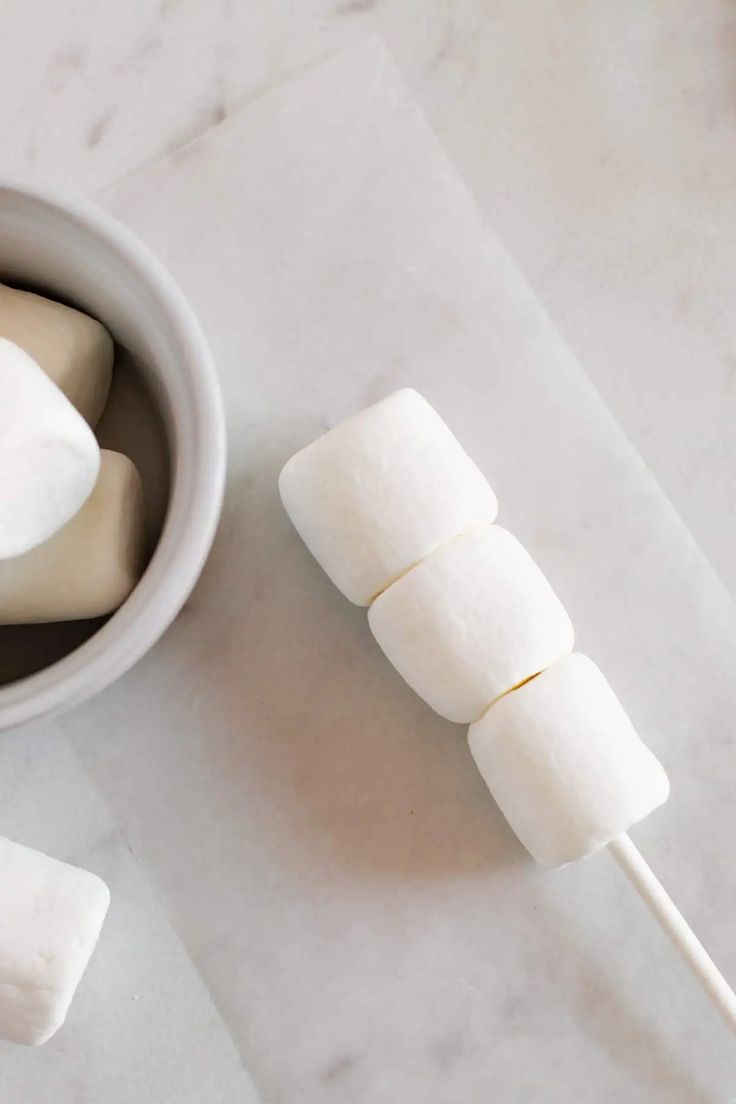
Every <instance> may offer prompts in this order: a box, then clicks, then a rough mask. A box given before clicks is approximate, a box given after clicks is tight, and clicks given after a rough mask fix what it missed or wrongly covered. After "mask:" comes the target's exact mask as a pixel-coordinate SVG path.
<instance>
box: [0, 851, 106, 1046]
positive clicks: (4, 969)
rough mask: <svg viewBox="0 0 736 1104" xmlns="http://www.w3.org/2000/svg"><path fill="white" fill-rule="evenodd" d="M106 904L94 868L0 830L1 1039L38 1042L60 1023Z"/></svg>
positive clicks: (51, 1033)
mask: <svg viewBox="0 0 736 1104" xmlns="http://www.w3.org/2000/svg"><path fill="white" fill-rule="evenodd" d="M109 903H110V893H109V891H108V888H107V886H106V885H105V883H104V882H103V881H101V880H100V879H99V878H98V877H97V875H96V874H90V873H89V872H88V871H86V870H80V869H79V868H78V867H76V866H68V865H67V864H66V863H63V862H59V861H58V860H57V859H51V858H49V856H48V855H43V854H42V853H41V852H40V851H32V850H31V849H30V848H29V847H22V846H21V845H20V844H18V843H12V842H11V841H10V840H8V839H4V838H3V837H0V1038H3V1039H7V1040H8V1041H9V1042H11V1043H26V1044H29V1045H33V1046H37V1045H39V1044H40V1043H45V1042H46V1040H47V1039H49V1038H51V1036H52V1035H53V1034H54V1032H55V1031H57V1030H58V1029H59V1028H60V1027H61V1025H62V1024H63V1022H64V1020H65V1019H66V1014H67V1012H68V1010H69V1005H70V1004H71V1001H72V998H73V996H74V993H75V991H76V988H77V986H78V985H79V982H80V979H81V977H82V974H83V973H84V971H85V969H86V966H87V963H88V962H89V959H90V956H91V955H92V952H93V950H94V948H95V944H96V943H97V939H98V937H99V934H100V929H101V927H102V923H103V921H104V919H105V914H106V912H107V908H108V905H109Z"/></svg>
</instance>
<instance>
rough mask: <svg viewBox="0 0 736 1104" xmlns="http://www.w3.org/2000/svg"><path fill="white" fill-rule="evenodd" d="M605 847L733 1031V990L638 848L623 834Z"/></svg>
mask: <svg viewBox="0 0 736 1104" xmlns="http://www.w3.org/2000/svg"><path fill="white" fill-rule="evenodd" d="M608 850H609V851H610V852H611V854H612V855H613V857H614V858H615V860H616V862H617V863H618V865H619V866H620V867H621V869H622V870H623V872H624V874H625V875H626V877H627V878H628V879H629V881H630V882H631V884H632V885H633V886H634V888H635V889H636V891H637V892H638V894H639V896H640V897H641V898H642V900H643V901H644V903H645V904H646V905H647V907H648V908H649V910H650V912H651V913H652V915H653V916H654V917H655V919H656V920H657V921H658V922H659V924H660V925H661V927H662V928H663V929H664V931H665V932H666V933H667V935H668V936H669V938H670V939H671V940H672V942H673V943H674V945H675V947H676V948H677V950H678V951H679V952H680V954H681V955H682V957H683V958H684V959H685V961H686V962H687V964H688V966H689V967H690V969H691V970H692V972H693V974H694V975H695V977H696V978H697V979H698V981H699V982H700V984H701V985H702V987H703V989H705V991H706V993H707V994H708V996H709V997H710V999H711V1001H712V1002H713V1004H714V1005H715V1007H716V1008H717V1009H718V1011H719V1012H720V1013H721V1015H722V1016H723V1019H724V1020H725V1021H726V1023H727V1024H728V1026H729V1027H730V1028H731V1030H732V1031H733V1032H734V1033H736V993H734V991H733V989H732V988H731V986H730V985H729V984H728V982H727V981H726V979H725V978H724V976H723V974H722V973H721V971H720V970H719V969H718V967H717V966H716V964H715V962H714V961H713V959H712V958H711V957H710V955H709V954H708V952H707V951H706V949H705V947H704V946H703V944H702V943H701V942H700V940H699V939H698V937H697V935H696V934H695V932H694V931H693V930H692V928H691V927H690V925H689V924H688V923H687V921H686V920H685V918H684V916H683V915H682V913H681V912H680V911H679V909H678V908H677V906H676V905H675V903H674V901H673V900H672V898H671V897H670V896H669V894H668V893H667V892H666V890H665V889H664V887H663V886H662V885H661V883H660V882H659V879H658V878H657V876H656V875H655V874H654V872H653V871H652V870H651V869H650V867H649V866H648V865H647V863H646V862H645V860H644V858H643V857H642V855H641V854H640V852H639V850H638V848H637V847H636V846H635V845H634V844H633V843H632V842H631V840H630V839H629V837H628V836H627V835H626V834H624V835H622V836H617V837H616V839H615V840H613V842H612V843H609V845H608Z"/></svg>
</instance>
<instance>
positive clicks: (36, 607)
mask: <svg viewBox="0 0 736 1104" xmlns="http://www.w3.org/2000/svg"><path fill="white" fill-rule="evenodd" d="M142 565H143V494H142V490H141V480H140V476H139V475H138V472H137V470H136V468H135V465H134V464H133V463H132V462H131V461H130V460H129V459H128V458H127V456H123V455H121V453H119V452H109V451H107V450H103V451H102V463H101V465H100V474H99V477H98V479H97V483H96V484H95V488H94V490H93V491H92V494H91V495H90V496H89V498H88V499H87V501H86V503H85V504H84V506H83V507H82V509H81V510H80V511H79V513H78V514H76V516H75V517H73V518H72V520H71V521H70V522H68V524H67V525H65V526H64V528H63V529H60V530H59V532H58V533H56V534H55V535H54V536H53V537H51V538H50V540H47V541H45V542H44V544H40V545H38V547H37V548H33V549H32V550H31V551H30V552H26V554H25V555H24V556H17V557H15V559H12V560H5V561H4V562H2V563H0V624H4V625H9V624H22V623H26V622H38V621H76V620H79V619H80V618H83V617H99V616H101V615H102V614H105V613H110V612H111V611H112V610H114V609H116V608H117V607H118V606H119V605H120V604H121V603H122V602H123V601H124V600H125V599H126V598H127V597H128V595H129V594H130V592H131V590H132V589H133V587H134V586H135V584H136V583H137V582H138V579H139V578H140V575H141V570H142Z"/></svg>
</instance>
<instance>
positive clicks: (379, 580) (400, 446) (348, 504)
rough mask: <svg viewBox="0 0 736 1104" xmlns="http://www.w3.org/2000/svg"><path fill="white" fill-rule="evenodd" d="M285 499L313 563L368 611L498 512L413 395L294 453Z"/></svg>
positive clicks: (406, 393) (470, 466) (446, 433)
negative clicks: (412, 571)
mask: <svg viewBox="0 0 736 1104" xmlns="http://www.w3.org/2000/svg"><path fill="white" fill-rule="evenodd" d="M279 489H280V491H281V498H282V501H283V503H284V506H285V508H286V511H287V513H288V514H289V517H290V518H291V520H292V522H293V523H294V525H295V527H296V529H297V531H298V532H299V534H300V536H301V537H302V540H303V541H304V542H305V544H306V545H307V547H308V548H309V550H310V552H311V553H312V555H313V556H314V558H315V559H316V560H317V562H318V563H319V564H320V565H321V566H322V567H323V569H324V570H325V571H326V572H327V574H328V575H329V577H330V578H331V579H332V581H333V583H334V584H335V586H337V587H338V588H339V589H340V590H341V591H342V592H343V594H344V595H345V596H346V597H347V598H349V599H350V600H351V602H356V603H357V604H358V605H362V606H367V605H369V604H370V602H371V601H372V600H373V599H374V598H375V596H376V595H377V594H379V593H380V592H381V591H382V590H384V589H385V588H386V587H387V586H389V585H390V584H391V583H393V582H394V581H395V580H396V579H398V578H399V576H400V575H402V574H403V573H404V572H405V571H408V570H409V568H410V567H412V566H413V565H414V564H416V563H418V562H419V561H420V560H423V559H424V558H425V556H427V555H429V553H430V552H432V551H433V550H434V549H435V548H437V546H438V545H440V544H442V543H443V542H444V541H447V540H450V539H451V538H452V537H455V536H457V534H458V533H462V532H464V531H465V530H466V529H468V527H469V526H471V525H473V524H475V523H478V522H485V521H487V522H490V521H493V519H494V518H495V516H496V513H497V512H498V503H497V501H496V496H495V495H494V493H493V491H492V490H491V488H490V486H489V485H488V483H487V481H486V479H485V478H484V476H483V475H482V474H481V472H480V471H479V470H478V468H477V467H476V466H475V464H474V463H473V461H472V460H471V459H470V457H469V456H468V455H467V454H466V453H465V452H464V451H463V449H462V447H461V445H460V443H459V442H458V441H457V439H456V438H455V437H454V436H453V434H452V433H451V432H450V430H449V429H448V427H447V426H446V425H445V423H444V422H443V421H442V419H441V418H440V416H439V415H438V414H437V413H436V412H435V411H434V410H433V409H432V407H431V406H430V405H429V403H428V402H427V401H426V400H425V399H423V398H422V396H421V395H419V394H418V393H417V392H416V391H412V390H411V389H408V388H407V389H405V390H403V391H396V392H395V393H394V394H393V395H389V396H388V398H386V399H383V400H382V401H381V402H379V403H376V405H375V406H370V407H368V408H367V409H366V410H363V411H361V413H360V414H356V415H355V416H354V417H352V418H349V419H348V420H347V421H346V422H342V423H341V424H340V425H339V426H337V427H336V428H335V429H333V430H331V431H330V432H329V433H327V434H325V436H324V437H320V438H319V439H318V440H316V441H314V442H313V443H312V444H311V445H308V446H307V447H306V448H305V449H302V451H301V452H298V453H297V454H296V455H295V456H293V457H292V458H291V460H289V462H288V463H287V464H286V466H285V467H284V469H283V471H282V472H281V476H280V478H279Z"/></svg>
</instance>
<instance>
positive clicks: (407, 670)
mask: <svg viewBox="0 0 736 1104" xmlns="http://www.w3.org/2000/svg"><path fill="white" fill-rule="evenodd" d="M368 622H369V624H370V627H371V631H372V632H373V635H374V637H375V638H376V640H377V641H378V644H379V645H380V647H381V649H382V650H383V652H384V654H385V655H386V657H387V658H388V659H389V660H390V662H391V663H392V664H393V665H394V667H395V668H396V669H397V671H398V672H399V674H400V675H401V676H402V677H403V678H404V679H405V680H406V682H408V684H409V686H411V688H412V689H413V690H414V691H415V692H416V693H417V694H418V695H419V696H420V697H421V698H423V699H424V700H425V701H426V702H427V703H428V705H430V706H431V707H432V708H433V709H434V710H436V712H437V713H439V714H441V716H443V717H446V718H447V719H448V720H450V721H458V722H465V723H467V722H469V721H475V720H477V719H478V717H480V715H481V713H483V711H484V710H485V709H486V708H487V707H488V706H489V705H490V704H491V702H493V701H494V700H495V699H496V698H498V697H499V696H500V695H501V694H505V693H506V692H507V691H508V690H510V689H511V688H512V687H514V686H517V685H518V684H519V683H520V682H523V681H524V680H525V679H528V678H530V677H531V676H532V675H536V674H537V673H538V672H539V671H541V670H543V668H545V667H549V666H550V664H552V663H554V662H555V660H557V659H559V658H560V657H561V656H563V655H566V654H567V653H568V652H571V651H572V647H573V640H574V634H573V627H572V623H571V622H570V618H569V617H568V615H567V613H566V612H565V609H564V607H563V606H562V603H561V602H560V600H559V598H558V597H557V595H556V594H555V592H554V591H553V589H552V587H551V586H550V584H549V582H548V581H547V579H546V578H545V576H544V575H543V574H542V572H541V571H540V569H539V568H538V567H537V565H536V564H535V562H534V560H533V559H532V558H531V556H530V555H529V553H528V552H527V551H526V549H525V548H524V547H523V545H521V544H520V543H519V541H518V540H517V539H516V537H513V536H512V535H511V533H509V532H507V531H506V530H505V529H502V528H501V527H500V526H498V525H487V526H483V527H482V528H476V529H473V530H471V531H469V532H468V533H466V534H464V535H463V536H460V537H457V538H456V539H455V540H453V541H450V542H449V543H448V544H445V545H442V546H441V547H440V548H438V549H436V551H434V552H433V553H432V554H431V555H430V556H428V557H427V559H425V560H423V561H422V563H420V564H419V565H418V566H417V567H414V568H412V570H411V571H409V572H407V573H406V574H405V575H403V576H402V577H401V578H400V579H399V580H398V581H397V582H395V583H394V584H393V585H392V586H390V587H388V589H387V590H385V591H384V592H383V594H381V595H380V596H379V597H378V598H377V599H376V601H375V602H374V603H373V605H372V606H371V608H370V610H369V611H368Z"/></svg>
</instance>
